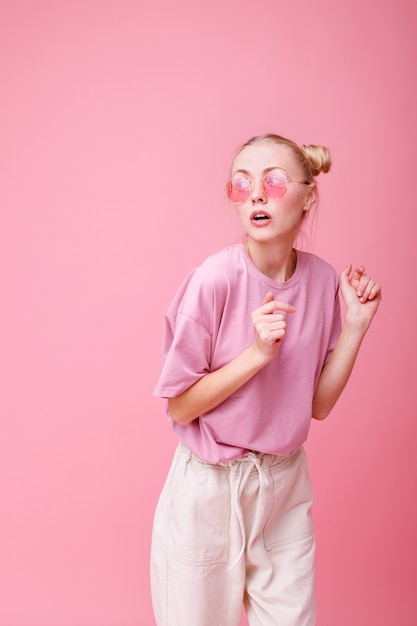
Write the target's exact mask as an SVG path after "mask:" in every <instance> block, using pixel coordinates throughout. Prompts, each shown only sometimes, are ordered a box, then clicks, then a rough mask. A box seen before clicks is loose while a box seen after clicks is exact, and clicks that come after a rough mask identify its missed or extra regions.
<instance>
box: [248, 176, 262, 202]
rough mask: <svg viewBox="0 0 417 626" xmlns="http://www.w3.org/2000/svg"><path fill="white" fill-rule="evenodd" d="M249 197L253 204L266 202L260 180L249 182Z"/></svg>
mask: <svg viewBox="0 0 417 626" xmlns="http://www.w3.org/2000/svg"><path fill="white" fill-rule="evenodd" d="M250 197H251V200H252V202H253V204H255V202H266V195H265V192H264V187H263V183H262V181H261V180H253V181H252V182H251V190H250Z"/></svg>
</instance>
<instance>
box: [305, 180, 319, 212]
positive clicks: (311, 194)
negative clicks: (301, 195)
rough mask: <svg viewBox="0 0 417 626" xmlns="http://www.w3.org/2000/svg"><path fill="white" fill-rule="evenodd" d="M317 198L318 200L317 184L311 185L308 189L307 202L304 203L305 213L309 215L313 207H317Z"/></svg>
mask: <svg viewBox="0 0 417 626" xmlns="http://www.w3.org/2000/svg"><path fill="white" fill-rule="evenodd" d="M317 198H318V194H317V184H316V183H311V185H310V186H309V188H308V192H307V197H306V201H305V203H304V208H303V211H304V213H307V212H308V211H309V210H310V209H311V208H312V207H313V206H315V204H316V203H317Z"/></svg>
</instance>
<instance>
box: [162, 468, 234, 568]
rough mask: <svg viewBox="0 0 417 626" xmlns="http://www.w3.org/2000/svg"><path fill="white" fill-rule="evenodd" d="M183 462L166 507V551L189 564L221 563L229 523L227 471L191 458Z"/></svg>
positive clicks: (225, 551) (226, 551)
mask: <svg viewBox="0 0 417 626" xmlns="http://www.w3.org/2000/svg"><path fill="white" fill-rule="evenodd" d="M186 463H187V468H186V472H185V473H184V475H183V478H182V484H180V485H177V489H176V490H175V493H174V494H173V495H172V497H171V500H170V503H169V507H168V537H167V540H168V549H169V551H170V553H171V554H172V555H173V556H174V557H175V558H176V559H178V560H180V561H182V562H184V563H187V564H189V565H194V566H204V565H213V564H216V563H223V562H225V561H226V560H227V555H228V537H229V520H230V486H229V480H228V472H227V471H225V470H224V469H222V468H219V467H218V466H214V465H208V464H205V463H201V462H199V461H198V460H195V459H193V458H192V457H191V458H189V459H187V461H186Z"/></svg>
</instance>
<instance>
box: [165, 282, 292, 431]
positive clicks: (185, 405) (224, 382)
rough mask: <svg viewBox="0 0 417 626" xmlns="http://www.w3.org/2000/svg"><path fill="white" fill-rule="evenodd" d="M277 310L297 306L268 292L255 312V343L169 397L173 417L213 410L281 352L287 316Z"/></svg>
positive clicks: (180, 418) (178, 418)
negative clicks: (281, 300)
mask: <svg viewBox="0 0 417 626" xmlns="http://www.w3.org/2000/svg"><path fill="white" fill-rule="evenodd" d="M278 311H286V312H288V313H292V312H293V311H294V309H293V307H292V306H290V305H289V304H286V303H284V302H276V301H274V300H273V295H272V294H270V293H269V294H268V295H267V296H266V297H265V299H264V302H263V304H262V306H261V307H259V309H256V310H255V311H254V312H253V313H252V324H253V328H254V342H253V344H252V345H251V346H250V347H249V348H247V349H246V350H244V351H243V352H242V353H241V354H239V355H238V356H237V357H235V358H234V359H233V360H231V361H230V362H229V363H227V364H226V365H224V366H223V367H221V368H220V369H218V370H216V371H214V372H210V373H209V374H206V375H205V376H203V378H201V379H200V380H198V381H197V382H196V383H195V384H194V385H192V386H191V387H189V388H188V389H186V390H185V391H184V392H183V393H181V394H180V395H179V396H176V397H175V398H168V410H169V414H170V415H171V417H172V419H173V420H174V421H176V422H178V423H179V424H188V423H189V422H191V421H193V420H194V419H196V418H197V417H199V416H200V415H203V414H204V413H207V412H208V411H211V410H212V409H214V408H215V407H216V406H218V405H219V404H221V403H222V402H224V401H225V400H226V399H227V398H229V397H230V396H231V395H232V394H233V393H234V392H235V391H237V390H238V389H240V387H242V386H243V385H244V384H245V383H247V382H248V381H249V380H250V379H251V378H252V377H253V376H255V374H256V373H257V372H259V371H260V370H261V369H262V368H263V367H264V366H265V365H266V364H267V363H269V362H270V361H271V360H272V359H273V358H274V357H275V356H276V355H277V354H278V350H279V343H280V341H282V339H283V338H284V336H285V320H284V316H283V315H282V313H279V312H278Z"/></svg>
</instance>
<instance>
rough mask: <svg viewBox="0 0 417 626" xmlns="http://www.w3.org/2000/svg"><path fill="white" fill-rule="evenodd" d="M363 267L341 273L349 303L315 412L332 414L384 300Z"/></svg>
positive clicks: (317, 415)
mask: <svg viewBox="0 0 417 626" xmlns="http://www.w3.org/2000/svg"><path fill="white" fill-rule="evenodd" d="M364 272H365V268H364V267H362V266H360V267H357V268H355V269H354V270H353V269H352V266H351V265H349V266H348V267H347V268H346V269H345V270H344V272H342V274H341V277H340V278H341V281H340V288H341V292H342V295H343V298H344V300H345V303H346V306H347V313H346V319H345V323H344V325H343V328H342V332H341V334H340V337H339V339H338V341H337V344H336V346H335V349H334V351H333V354H332V356H331V357H330V359H329V361H328V362H327V363H326V365H325V366H324V368H323V371H322V373H321V376H320V379H319V382H318V385H317V389H316V393H315V395H314V399H313V412H312V415H313V417H314V418H316V419H324V418H325V417H327V416H328V414H329V413H330V411H331V410H332V408H333V407H334V405H335V404H336V402H337V400H338V398H339V397H340V394H341V393H342V391H343V389H344V388H345V386H346V383H347V382H348V380H349V377H350V375H351V373H352V369H353V366H354V364H355V361H356V357H357V355H358V353H359V348H360V346H361V344H362V341H363V338H364V337H365V334H366V332H367V330H368V328H369V326H370V324H371V322H372V320H373V318H374V315H375V313H376V312H377V309H378V306H379V303H380V301H381V288H380V286H379V285H377V284H376V283H375V282H374V281H373V280H371V278H370V277H369V275H368V274H365V273H364Z"/></svg>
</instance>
